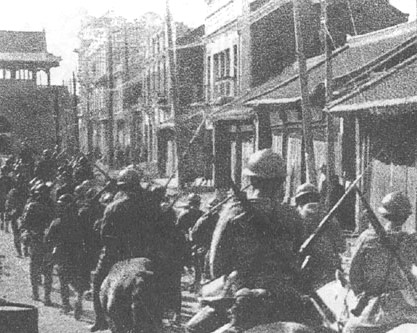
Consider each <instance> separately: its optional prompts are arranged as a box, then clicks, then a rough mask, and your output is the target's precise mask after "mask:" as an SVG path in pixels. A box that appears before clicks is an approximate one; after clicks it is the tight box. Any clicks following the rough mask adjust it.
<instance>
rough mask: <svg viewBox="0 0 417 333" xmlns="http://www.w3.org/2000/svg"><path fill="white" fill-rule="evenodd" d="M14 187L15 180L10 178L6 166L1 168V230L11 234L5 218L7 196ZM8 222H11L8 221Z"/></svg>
mask: <svg viewBox="0 0 417 333" xmlns="http://www.w3.org/2000/svg"><path fill="white" fill-rule="evenodd" d="M12 187H13V179H12V177H10V176H9V172H8V169H7V167H6V166H2V167H1V175H0V219H1V222H0V223H1V224H0V227H1V230H4V231H5V232H9V224H8V223H6V218H5V204H6V198H7V194H8V193H9V191H10V190H11V189H12ZM7 222H9V221H8V220H7Z"/></svg>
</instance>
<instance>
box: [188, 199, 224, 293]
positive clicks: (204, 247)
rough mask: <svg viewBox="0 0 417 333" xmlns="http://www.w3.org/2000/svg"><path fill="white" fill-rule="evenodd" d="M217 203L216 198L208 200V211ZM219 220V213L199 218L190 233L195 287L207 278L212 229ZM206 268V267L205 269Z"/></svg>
mask: <svg viewBox="0 0 417 333" xmlns="http://www.w3.org/2000/svg"><path fill="white" fill-rule="evenodd" d="M218 203H219V200H218V198H217V197H214V198H213V199H212V200H210V202H209V205H208V209H209V210H210V209H211V208H213V207H214V206H216V205H217V204H218ZM218 219H219V213H218V212H217V211H216V212H214V213H211V214H210V213H209V214H204V215H203V216H201V217H200V218H199V219H198V220H197V222H196V223H195V224H194V226H193V227H192V228H191V231H190V239H191V242H192V244H193V251H194V257H195V258H196V261H197V262H196V265H195V269H196V274H195V282H194V284H195V285H196V286H197V285H199V284H200V282H201V277H202V275H203V272H204V276H205V277H208V276H209V275H210V273H208V269H207V268H208V260H209V257H208V255H209V249H210V244H211V238H212V236H213V232H214V228H215V227H216V224H217V221H218ZM206 266H207V267H206Z"/></svg>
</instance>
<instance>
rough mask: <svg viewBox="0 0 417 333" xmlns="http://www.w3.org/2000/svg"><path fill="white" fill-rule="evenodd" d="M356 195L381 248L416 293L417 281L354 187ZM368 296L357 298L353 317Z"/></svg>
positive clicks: (357, 189) (369, 207) (364, 304)
mask: <svg viewBox="0 0 417 333" xmlns="http://www.w3.org/2000/svg"><path fill="white" fill-rule="evenodd" d="M355 190H356V193H357V194H358V195H359V197H360V199H361V201H362V204H363V205H364V207H365V209H366V211H367V212H368V216H369V222H370V223H371V225H372V227H373V228H374V230H375V232H376V234H377V235H378V237H379V239H380V240H381V244H382V246H384V247H385V248H386V249H387V250H388V251H389V252H390V254H391V255H392V256H393V258H394V259H395V260H396V261H397V263H398V267H399V268H400V271H401V274H402V275H403V276H404V277H405V278H406V281H407V283H408V285H409V286H410V287H411V289H412V290H413V292H414V293H417V281H416V278H415V276H414V275H413V273H412V272H411V271H410V270H409V269H407V263H406V262H405V261H404V260H403V259H402V258H401V255H400V253H399V252H398V250H397V248H396V247H395V245H394V244H392V243H391V241H390V239H389V237H388V235H387V232H386V231H385V229H384V227H383V226H382V224H381V222H380V221H379V219H378V217H377V216H376V214H375V212H374V211H373V210H372V207H371V205H370V204H369V202H368V201H367V200H366V198H365V196H364V194H363V193H362V191H361V190H360V189H359V188H358V187H357V186H355ZM369 296H371V295H367V294H366V292H365V294H364V295H362V297H360V298H359V301H358V304H357V305H356V307H355V308H354V309H353V310H352V311H351V312H352V314H353V315H355V316H359V315H360V314H361V313H362V311H363V310H364V309H365V307H366V306H367V305H368V302H369Z"/></svg>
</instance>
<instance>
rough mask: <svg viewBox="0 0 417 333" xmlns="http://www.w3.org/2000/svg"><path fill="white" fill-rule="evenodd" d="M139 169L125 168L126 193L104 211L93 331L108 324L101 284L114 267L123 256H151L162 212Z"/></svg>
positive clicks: (123, 188)
mask: <svg viewBox="0 0 417 333" xmlns="http://www.w3.org/2000/svg"><path fill="white" fill-rule="evenodd" d="M140 181H141V178H140V174H139V173H138V171H136V170H135V169H133V168H126V169H124V170H122V171H121V172H120V174H119V176H118V179H117V185H118V188H119V191H122V192H124V195H122V196H119V199H117V200H114V201H113V202H112V203H111V204H110V205H108V206H107V208H106V209H105V211H104V216H103V220H102V227H101V239H102V243H103V249H102V252H101V254H100V258H99V261H98V264H97V268H96V271H95V273H94V278H93V303H94V311H95V313H96V320H95V323H94V325H93V326H92V327H91V329H90V330H91V332H95V331H98V330H103V329H106V328H107V323H106V321H105V318H104V314H103V310H102V308H101V305H100V298H99V292H100V287H101V284H102V282H103V280H104V279H105V277H106V276H107V274H108V272H109V271H110V269H111V267H112V266H113V265H114V264H115V263H116V262H118V261H120V260H125V259H129V258H134V257H148V258H150V257H151V253H150V252H151V251H150V248H151V246H152V245H153V244H151V243H152V236H151V235H152V228H153V223H154V221H155V219H156V218H157V217H158V216H159V215H160V207H159V202H156V201H154V200H153V196H150V195H149V192H147V191H146V190H144V189H143V188H142V186H141V183H140Z"/></svg>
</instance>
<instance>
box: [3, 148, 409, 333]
mask: <svg viewBox="0 0 417 333" xmlns="http://www.w3.org/2000/svg"><path fill="white" fill-rule="evenodd" d="M26 154H28V152H27V151H26ZM58 155H59V154H57V153H55V155H54V154H51V152H49V151H44V153H43V156H42V158H41V160H40V161H39V162H38V163H37V164H36V165H34V163H33V162H32V161H33V158H28V157H27V156H25V158H19V159H16V160H13V159H9V160H7V161H6V163H5V165H4V166H3V167H2V169H1V177H0V200H2V201H0V208H2V211H1V214H2V215H1V217H2V220H1V226H2V229H3V230H5V231H6V232H7V231H8V230H9V227H8V226H9V225H11V229H12V231H13V234H14V244H15V248H16V252H17V255H18V256H19V257H22V256H30V275H31V279H30V282H31V286H32V296H33V298H34V299H35V300H39V292H38V288H39V285H40V284H41V277H42V276H43V278H44V279H43V286H44V292H45V296H44V303H45V304H46V305H51V304H52V303H51V298H50V296H51V286H52V272H53V265H56V267H57V273H58V276H59V281H60V285H61V297H62V305H63V311H64V312H66V313H67V312H69V311H71V310H72V307H71V305H70V303H69V285H71V286H72V287H73V288H74V289H75V291H76V292H77V295H78V298H77V302H76V304H75V309H74V310H75V311H74V315H75V317H76V318H79V317H80V314H81V310H82V307H81V301H82V295H83V293H84V292H85V291H86V290H87V289H88V288H89V287H90V285H92V293H93V303H94V310H95V313H96V321H95V323H94V325H93V326H92V327H91V331H92V332H94V331H98V330H103V329H106V328H107V323H106V319H105V315H104V312H103V309H102V304H101V302H100V297H99V293H100V287H101V284H102V282H103V281H104V279H105V277H106V276H107V274H108V273H109V271H110V269H111V267H112V266H113V265H114V264H115V263H116V262H120V261H122V260H125V259H129V258H135V257H146V258H149V259H151V260H152V261H154V262H155V263H156V264H157V266H158V267H159V270H158V274H157V276H156V278H155V279H156V281H157V284H158V288H159V289H158V290H159V292H160V293H161V295H164V297H162V298H164V299H165V303H164V304H163V303H161V307H165V306H167V304H166V303H169V305H168V306H167V308H168V309H173V310H174V312H175V314H176V316H177V318H179V316H180V313H181V274H182V269H183V267H184V265H187V266H191V265H193V266H194V270H195V281H194V282H195V284H194V286H193V287H194V289H195V290H197V289H199V288H200V282H203V283H204V284H205V285H204V286H203V288H202V290H201V292H202V293H203V294H204V292H205V290H208V291H209V292H208V293H209V294H210V295H215V296H214V297H211V298H206V299H205V301H204V307H203V308H202V310H201V311H200V312H199V313H198V314H197V315H196V316H195V317H194V318H192V319H191V320H190V322H189V323H188V324H187V329H188V331H189V332H200V333H204V332H207V333H209V332H213V331H215V330H216V329H218V328H219V327H222V326H223V327H225V328H224V329H223V330H222V332H237V331H241V330H245V329H249V328H251V327H253V326H256V325H258V324H261V323H265V322H275V321H293V322H298V323H302V324H306V325H309V326H311V325H313V326H317V325H319V324H320V323H321V320H322V318H319V317H318V316H317V311H316V310H315V309H314V308H313V307H312V305H311V302H306V299H305V295H310V294H314V292H313V291H314V290H316V289H317V288H319V287H320V286H322V285H324V284H325V283H327V282H329V281H331V280H333V276H334V272H335V271H336V270H338V269H341V257H340V254H341V253H342V252H344V251H345V247H344V242H343V239H342V237H341V230H340V226H339V225H338V222H337V219H336V220H334V221H332V223H331V224H330V227H329V228H327V229H326V230H325V231H324V232H323V233H322V234H321V236H320V237H319V239H318V241H316V243H315V244H314V246H312V247H311V249H310V251H309V253H308V259H309V260H308V261H306V262H305V263H304V265H303V266H302V269H301V265H300V262H299V257H298V250H299V248H300V245H301V244H302V243H303V241H304V240H305V239H307V238H308V237H309V236H310V234H311V233H312V232H313V231H314V230H315V229H316V227H317V226H318V224H319V223H320V221H321V220H322V218H323V216H324V215H325V212H324V210H323V207H322V204H321V202H320V194H319V191H318V190H317V187H315V186H314V185H312V184H303V185H301V186H300V187H299V188H298V189H297V191H296V195H295V198H294V200H295V204H296V206H295V207H293V206H290V205H288V204H284V203H282V202H283V197H284V186H283V185H284V182H285V180H286V167H285V163H284V161H283V159H282V158H281V157H280V156H279V155H278V154H276V153H274V152H273V151H272V150H270V149H264V150H260V151H258V152H256V153H254V154H253V155H252V156H251V157H250V158H249V161H248V164H247V166H246V168H245V170H244V174H245V176H247V177H248V178H249V182H250V188H249V190H248V191H247V193H240V192H239V193H234V195H231V196H229V197H228V198H226V199H225V200H223V199H224V198H214V199H213V200H211V201H210V203H209V207H208V209H209V210H208V212H206V213H204V212H203V211H202V210H201V198H200V197H199V196H198V195H196V194H191V195H190V196H188V198H187V205H186V206H185V207H184V208H185V209H184V210H183V211H182V212H181V213H180V214H179V215H178V218H177V214H176V213H175V212H174V210H173V209H172V207H171V206H169V205H168V208H165V209H164V208H163V207H164V205H165V207H166V204H165V203H164V200H165V192H164V191H163V190H162V191H161V190H160V188H159V189H158V190H155V191H151V190H150V189H148V188H145V187H143V186H142V184H141V181H142V175H141V173H140V172H139V171H138V170H136V169H135V168H132V167H128V168H126V169H124V170H122V171H121V172H120V173H119V176H118V178H117V180H116V181H111V182H109V183H108V184H107V185H106V186H105V187H104V189H101V190H98V189H96V188H95V187H94V186H92V183H93V182H94V180H93V178H94V173H93V170H92V165H91V163H90V162H89V161H88V159H87V158H86V157H85V156H80V157H76V158H75V157H74V158H72V159H71V160H63V161H58V158H57V157H58ZM4 193H7V194H6V195H3V196H2V194H4ZM116 193H117V194H116ZM53 194H54V195H53ZM52 197H55V199H56V200H52ZM100 198H101V200H99V199H100ZM104 201H105V202H106V204H103V202H104ZM220 201H224V202H225V203H224V204H223V205H220V206H219V207H220V209H216V210H213V208H214V207H217V206H218V203H219V202H220ZM407 203H408V204H407ZM410 207H411V206H410V205H409V201H408V198H404V197H403V196H402V195H400V194H393V195H391V197H387V198H386V199H384V201H383V207H382V208H381V212H382V214H384V215H383V216H385V217H387V219H388V220H389V221H391V224H392V225H393V226H394V227H395V228H396V229H395V232H397V229H398V227H401V226H402V225H403V223H404V222H405V219H406V218H407V217H408V216H409V215H410V212H411V208H410ZM372 237H373V234H372ZM372 237H368V238H372ZM363 238H366V237H365V236H364V237H363ZM405 239H406V240H407V249H405V248H404V251H406V250H407V251H408V252H409V253H411V252H413V251H412V250H410V249H411V248H412V246H415V244H414V243H415V242H414V238H407V237H406V238H405ZM374 241H375V239H374V238H372V242H374ZM361 242H362V243H363V244H364V243H365V241H364V240H362V241H361ZM398 242H399V243H400V244H401V239H399V240H398ZM362 243H361V244H362ZM187 244H188V245H187ZM410 244H411V245H410ZM368 245H369V244H368ZM373 246H374V245H373ZM374 247H375V248H378V247H377V246H376V245H375V246H374ZM368 248H369V246H368V247H367V248H366V249H368ZM416 248H417V247H416ZM378 251H379V254H380V253H381V251H380V249H379V248H378ZM416 252H417V251H416ZM363 253H364V250H358V251H357V252H355V255H354V261H353V266H352V267H353V268H352V271H351V277H350V278H351V281H352V282H353V284H354V287H355V290H354V291H355V292H357V293H363V292H367V291H366V288H367V285H368V284H372V283H370V282H372V281H373V280H372V278H371V275H372V276H374V275H378V274H377V272H378V269H379V268H380V267H377V266H378V265H377V264H378V263H379V262H378V263H376V264H375V267H374V268H373V271H372V273H373V274H371V275H370V277H369V279H370V280H369V279H368V280H369V281H368V280H367V276H364V275H363V274H364V273H363V270H364V267H362V266H361V264H360V263H362V264H363V262H364V261H366V260H367V258H368V257H367V256H364V255H363ZM413 253H414V252H413ZM373 255H374V256H375V258H376V257H377V253H376V252H375V253H374V254H373ZM407 255H408V254H407ZM387 256H388V257H389V255H387ZM408 256H409V257H410V256H411V255H408ZM415 257H416V256H415ZM190 258H191V259H190ZM410 258H411V257H410ZM415 259H416V258H414V257H413V258H411V259H410V260H415ZM381 260H382V259H381ZM384 260H385V261H386V262H385V261H384ZM416 260H417V259H416ZM382 261H384V262H385V264H386V265H389V269H388V270H386V271H387V272H388V273H386V272H385V271H384V272H385V273H383V274H380V280H381V281H382V282H381V283H383V284H384V286H385V285H386V284H387V282H386V281H388V280H389V279H390V270H391V268H392V264H390V263H389V260H387V259H386V258H385V257H384V258H383V260H382ZM386 265H385V266H386ZM385 266H384V267H385ZM91 272H93V274H92V281H90V276H91V275H90V273H91ZM355 272H356V273H355ZM358 272H359V273H358ZM355 274H356V275H355ZM358 274H359V275H361V274H362V275H361V276H360V277H359V278H358V276H357V275H358ZM393 274H394V273H393ZM397 278H398V277H396V279H397ZM398 279H400V278H398ZM398 279H397V280H398ZM371 280H372V281H371ZM207 281H211V282H209V283H206V282H207ZM90 283H91V284H90ZM391 284H392V285H394V284H395V283H394V282H392V283H391ZM397 284H398V286H396V287H398V288H400V287H401V286H400V285H399V283H397ZM213 286H214V287H216V288H217V289H218V290H215V292H214V293H213V290H212V288H214V287H213ZM379 287H380V285H379ZM375 288H376V289H378V287H375ZM375 288H374V289H375ZM398 288H397V289H398ZM401 288H402V287H401ZM397 289H396V290H397ZM377 291H378V292H379V291H380V290H379V289H378V290H377ZM371 294H372V296H375V294H376V292H375V290H373V291H371ZM402 294H404V293H402ZM408 296H409V298H411V296H410V295H408ZM407 304H408V305H410V306H412V308H413V309H414V307H415V305H413V304H410V302H406V304H405V305H404V306H405V307H407V306H408V305H407ZM410 311H411V310H410ZM411 312H412V311H411ZM411 312H410V313H411ZM402 319H404V318H402ZM406 319H407V320H411V321H412V320H414V319H413V316H412V315H411V314H410V315H408V316H407V318H406ZM404 320H405V319H404ZM355 325H356V326H355ZM358 325H359V324H358V323H357V322H353V321H352V322H351V323H349V325H348V328H349V332H354V331H355V332H359V331H360V330H355V329H354V327H357V326H358ZM359 326H360V325H359Z"/></svg>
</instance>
